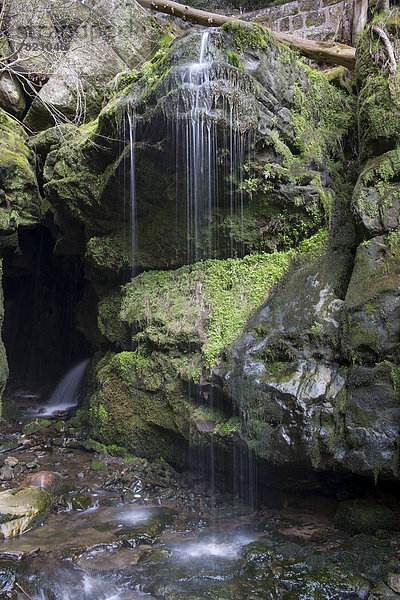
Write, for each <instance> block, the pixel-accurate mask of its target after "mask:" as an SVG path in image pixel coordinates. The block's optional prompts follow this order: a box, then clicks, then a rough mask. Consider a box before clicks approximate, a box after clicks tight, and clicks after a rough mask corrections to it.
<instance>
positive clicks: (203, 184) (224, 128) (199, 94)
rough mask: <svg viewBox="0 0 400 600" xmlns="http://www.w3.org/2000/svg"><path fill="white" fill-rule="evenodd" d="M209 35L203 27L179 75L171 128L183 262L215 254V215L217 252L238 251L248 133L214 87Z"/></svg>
mask: <svg viewBox="0 0 400 600" xmlns="http://www.w3.org/2000/svg"><path fill="white" fill-rule="evenodd" d="M211 36H212V34H211V32H210V31H208V30H207V31H204V32H203V34H202V37H201V43H200V51H199V61H198V62H197V63H192V64H190V65H189V66H188V67H187V68H186V69H185V70H184V72H183V74H182V80H183V86H184V89H185V92H187V93H186V104H187V106H186V110H185V112H184V113H183V114H177V124H176V127H175V130H174V131H172V134H173V135H175V147H176V153H177V156H176V164H177V169H176V171H177V180H180V181H181V182H183V183H181V185H179V183H177V193H178V194H182V193H183V194H184V195H185V197H186V198H185V199H186V202H185V205H186V242H187V262H188V263H192V262H197V261H198V260H201V259H206V258H218V257H219V254H220V253H221V249H220V248H219V246H220V240H219V239H218V233H217V227H216V226H215V225H216V223H217V222H219V221H220V220H221V219H224V223H223V226H224V227H225V229H226V230H227V233H228V237H229V247H226V248H222V253H223V255H224V256H230V257H234V256H242V255H243V252H244V248H243V168H244V164H245V159H246V151H250V146H251V134H250V133H248V132H245V133H243V132H241V130H240V127H239V115H238V112H237V109H236V107H235V105H234V103H233V102H230V101H229V100H227V99H226V98H225V96H224V95H223V94H221V90H218V89H217V88H216V86H215V80H214V79H215V74H216V71H218V68H217V65H215V64H214V63H213V62H210V61H209V60H207V59H208V58H209V57H210V55H211V54H212V51H211V40H212V37H211ZM228 115H229V117H228ZM182 204H184V203H183V202H182ZM224 213H225V215H226V216H224V217H223V216H222V215H223V214H224Z"/></svg>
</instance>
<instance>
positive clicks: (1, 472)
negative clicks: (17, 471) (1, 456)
mask: <svg viewBox="0 0 400 600" xmlns="http://www.w3.org/2000/svg"><path fill="white" fill-rule="evenodd" d="M13 477H14V472H13V470H12V468H11V467H10V466H8V465H6V466H5V467H2V468H1V469H0V479H1V481H10V479H13Z"/></svg>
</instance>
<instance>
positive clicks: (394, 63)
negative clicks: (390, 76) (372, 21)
mask: <svg viewBox="0 0 400 600" xmlns="http://www.w3.org/2000/svg"><path fill="white" fill-rule="evenodd" d="M372 31H375V33H377V34H378V35H379V37H380V38H381V40H382V42H383V43H384V44H385V48H386V50H387V53H388V55H389V62H390V67H389V68H390V71H391V72H392V73H396V71H397V61H396V57H395V55H394V49H393V46H392V43H391V41H390V40H389V38H388V36H387V33H386V32H385V31H384V30H383V29H382V28H381V27H378V25H373V26H372Z"/></svg>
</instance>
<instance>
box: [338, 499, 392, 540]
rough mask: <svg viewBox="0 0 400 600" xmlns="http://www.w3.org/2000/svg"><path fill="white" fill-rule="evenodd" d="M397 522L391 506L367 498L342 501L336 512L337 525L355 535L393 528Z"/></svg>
mask: <svg viewBox="0 0 400 600" xmlns="http://www.w3.org/2000/svg"><path fill="white" fill-rule="evenodd" d="M396 523H397V519H396V517H395V515H394V513H393V511H392V510H391V509H390V508H388V507H387V506H384V505H381V504H373V503H371V502H368V501H366V500H349V501H347V502H342V503H341V504H340V505H339V507H338V510H337V512H336V514H335V525H336V526H337V527H339V528H340V529H344V530H345V531H348V532H349V533H351V534H353V535H354V534H355V533H372V534H373V533H375V532H376V531H377V530H378V529H392V528H393V527H394V526H395V525H396Z"/></svg>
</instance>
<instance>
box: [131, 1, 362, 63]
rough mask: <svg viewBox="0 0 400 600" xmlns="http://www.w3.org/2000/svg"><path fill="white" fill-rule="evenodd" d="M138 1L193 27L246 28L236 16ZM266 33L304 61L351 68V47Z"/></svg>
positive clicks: (189, 7) (176, 3)
mask: <svg viewBox="0 0 400 600" xmlns="http://www.w3.org/2000/svg"><path fill="white" fill-rule="evenodd" d="M138 2H139V4H141V5H142V6H143V7H145V8H150V9H151V10H155V11H157V12H162V13H166V14H167V15H171V16H173V17H179V18H180V19H183V20H184V21H190V22H191V23H196V24H197V25H205V26H206V27H221V25H224V23H243V24H244V25H249V23H248V22H247V21H242V20H241V19H238V18H236V17H226V16H225V15H219V14H216V13H210V12H207V11H205V10H198V9H197V8H192V7H191V6H185V5H184V4H178V2H172V0H138ZM268 31H269V33H270V34H271V35H272V37H274V38H275V39H276V40H278V41H279V42H286V43H287V44H289V46H291V47H292V48H294V49H296V50H298V51H299V52H300V53H301V54H303V55H304V56H307V57H308V58H312V59H313V60H316V61H322V62H325V63H330V64H335V65H342V66H344V67H347V68H348V69H354V64H355V48H352V47H351V46H346V45H345V44H337V43H336V42H315V41H312V40H305V39H303V38H299V37H297V36H294V35H291V34H289V33H282V32H280V31H273V30H271V29H268Z"/></svg>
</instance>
